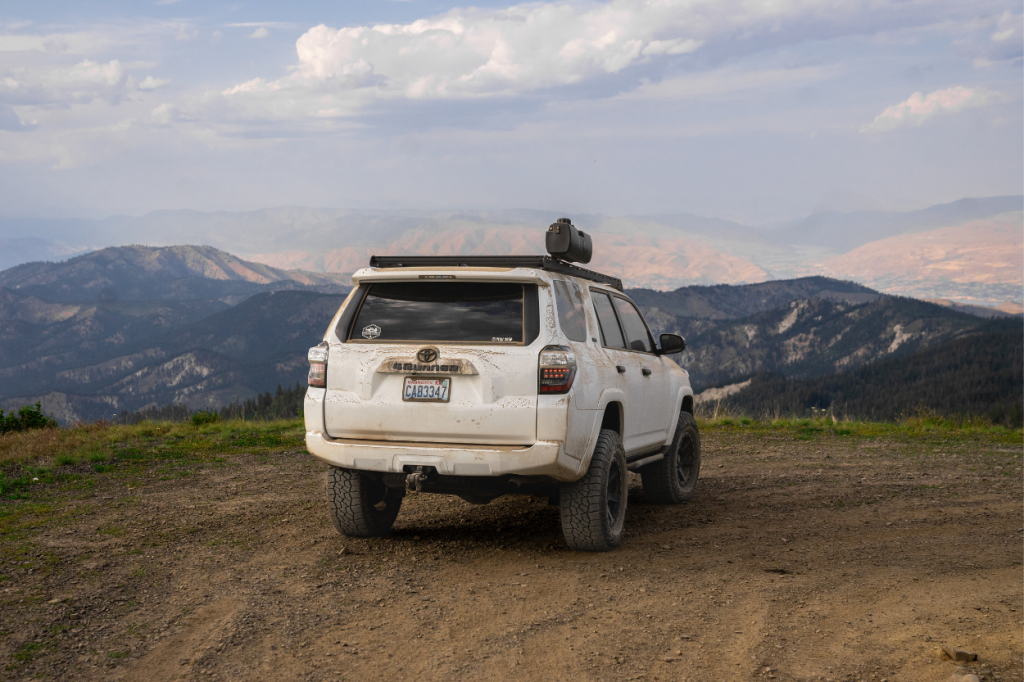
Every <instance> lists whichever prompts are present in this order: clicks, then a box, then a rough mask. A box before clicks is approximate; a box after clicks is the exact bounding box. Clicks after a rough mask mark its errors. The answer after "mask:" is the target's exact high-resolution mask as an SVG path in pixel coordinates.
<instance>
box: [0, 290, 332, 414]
mask: <svg viewBox="0 0 1024 682" xmlns="http://www.w3.org/2000/svg"><path fill="white" fill-rule="evenodd" d="M344 298H345V297H344V295H330V294H318V293H314V292H306V291H278V292H269V293H261V294H257V295H255V296H252V297H250V298H248V299H246V300H245V301H244V302H242V303H240V304H238V305H236V306H234V307H230V308H226V309H223V310H220V311H218V312H216V313H214V314H211V315H208V316H206V317H204V318H202V319H199V320H197V321H191V320H190V321H186V322H185V323H184V324H182V325H180V326H179V327H178V328H177V329H173V330H168V331H163V332H161V333H159V334H153V333H152V332H151V330H146V332H148V333H141V334H139V336H140V337H141V338H136V339H134V340H133V341H131V342H130V343H123V344H120V345H118V346H111V345H108V346H103V344H102V343H100V344H96V343H88V342H87V343H85V344H82V345H84V346H85V348H84V349H79V348H76V347H75V346H73V345H71V344H69V347H68V352H69V357H67V358H65V357H61V356H57V357H54V356H52V355H46V356H43V357H38V358H35V359H34V360H32V361H29V362H23V363H21V364H18V365H15V366H7V367H4V368H3V369H2V370H0V379H3V382H2V383H3V396H2V397H0V408H7V409H9V408H10V407H11V406H15V405H21V404H27V403H31V402H35V401H36V400H41V401H42V402H43V406H44V408H45V409H46V410H49V411H50V412H52V413H54V414H55V415H56V416H57V417H58V419H59V420H61V421H62V422H64V423H68V422H72V421H81V420H86V421H88V420H95V419H98V418H101V417H106V416H108V415H109V414H111V413H112V412H120V411H121V410H124V409H126V410H129V411H132V410H138V409H141V408H143V407H145V406H147V405H166V404H168V403H184V404H188V405H189V406H190V407H192V408H193V409H196V408H214V407H219V406H221V405H226V404H227V403H230V402H234V401H235V400H236V399H241V400H245V399H248V398H252V397H254V396H256V395H257V394H258V393H261V392H263V391H266V390H271V389H273V388H274V387H275V386H276V385H277V384H284V385H291V384H294V383H295V382H296V381H304V379H305V377H306V372H307V371H308V365H307V364H306V351H307V350H308V349H309V347H310V346H314V345H316V344H317V343H319V342H320V340H321V339H322V338H323V334H324V331H325V330H326V328H327V325H328V324H329V323H330V320H331V318H332V317H333V316H334V313H335V312H336V311H337V309H338V307H339V306H340V305H341V302H342V301H343V300H344ZM121 305H124V303H122V304H121ZM175 305H181V304H180V303H178V304H175ZM94 310H95V309H94ZM107 313H108V311H103V310H98V311H97V313H96V314H98V315H104V314H107ZM72 319H73V318H72ZM147 321H148V320H147ZM97 345H99V346H100V348H99V351H100V352H98V353H96V354H95V355H94V356H93V359H92V360H91V361H89V362H85V361H84V360H85V359H86V358H87V357H88V350H90V349H92V348H94V347H95V346H97ZM60 367H66V369H60ZM55 370H57V371H55Z"/></svg>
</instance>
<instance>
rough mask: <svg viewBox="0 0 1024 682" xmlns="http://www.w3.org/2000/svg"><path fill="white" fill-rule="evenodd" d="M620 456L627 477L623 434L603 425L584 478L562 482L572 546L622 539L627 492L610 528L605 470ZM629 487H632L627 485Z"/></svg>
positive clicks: (598, 546) (598, 548) (602, 545)
mask: <svg viewBox="0 0 1024 682" xmlns="http://www.w3.org/2000/svg"><path fill="white" fill-rule="evenodd" d="M613 458H615V459H618V460H619V465H620V475H621V476H622V478H623V479H624V480H626V481H627V484H626V485H627V486H628V477H627V473H626V467H625V463H626V458H625V454H624V452H623V450H622V442H621V441H620V439H619V434H617V433H616V432H615V431H611V430H609V429H603V430H602V431H601V433H600V435H598V437H597V446H596V447H595V448H594V456H593V458H592V459H591V462H590V468H589V469H588V470H587V473H586V474H584V475H583V477H582V478H581V479H579V480H578V481H575V482H574V483H567V484H564V485H563V486H562V490H561V495H560V508H561V518H562V534H563V535H564V536H565V540H566V542H567V543H568V545H569V547H570V548H572V549H575V550H580V551H588V552H604V551H608V550H610V549H614V548H615V547H617V546H618V544H619V543H620V542H621V540H622V526H623V523H622V519H623V517H624V516H625V504H626V497H627V495H623V496H622V499H621V503H620V504H622V505H623V508H622V510H621V512H620V514H619V522H618V523H617V524H616V526H617V527H616V528H610V527H609V525H608V522H607V511H606V509H605V497H604V496H605V483H606V481H605V474H604V472H605V471H606V470H607V469H608V467H609V463H610V460H612V459H613ZM627 490H628V488H627Z"/></svg>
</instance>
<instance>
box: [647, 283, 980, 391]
mask: <svg viewBox="0 0 1024 682" xmlns="http://www.w3.org/2000/svg"><path fill="white" fill-rule="evenodd" d="M796 282H800V283H801V284H800V285H799V286H794V283H793V282H792V281H790V282H779V283H775V282H772V283H769V284H777V285H779V287H778V290H777V291H774V292H773V291H771V290H770V289H767V290H762V295H765V296H766V297H767V298H769V299H770V300H771V301H772V303H774V302H777V301H779V300H780V299H782V298H785V296H782V293H784V292H786V293H789V292H793V293H796V292H800V291H807V290H808V289H811V290H813V287H810V284H811V283H810V282H808V281H806V280H796ZM791 286H792V289H791V288H790V287H791ZM734 288H735V289H746V287H734ZM701 289H704V288H701ZM714 289H717V287H716V288H714ZM824 291H825V292H827V293H828V297H824V296H822V297H819V298H808V299H799V300H792V301H790V302H789V303H785V304H781V305H780V306H779V307H777V308H775V309H771V310H767V311H765V312H758V313H755V314H753V315H749V316H747V317H743V318H739V319H735V318H733V319H729V318H724V317H718V318H717V319H698V318H688V317H682V316H679V317H677V316H674V315H671V314H668V313H666V312H664V310H663V309H662V308H661V307H660V306H657V305H650V304H651V303H657V302H658V298H657V296H654V297H648V298H647V300H646V301H645V302H647V303H648V305H646V306H645V305H641V308H642V309H643V311H644V315H645V316H646V317H647V320H648V321H649V322H650V323H651V326H652V327H653V328H654V332H655V334H660V333H662V332H672V333H678V334H682V335H683V337H684V338H686V342H687V349H686V351H684V352H683V353H682V354H681V355H679V356H674V357H677V358H679V360H678V362H679V364H680V365H681V366H683V367H685V368H686V369H687V370H688V371H689V372H690V381H691V383H692V384H693V387H694V390H696V391H700V390H703V389H704V388H705V387H708V386H715V385H717V384H719V383H721V382H723V381H726V380H729V379H731V378H733V377H741V376H749V375H751V374H754V373H757V372H763V371H777V372H784V373H785V374H786V375H789V376H799V377H809V376H820V375H825V374H832V373H835V372H839V371H843V370H849V369H853V368H855V367H859V366H861V365H864V364H866V363H870V362H875V361H877V360H880V359H882V358H886V357H890V356H900V355H905V354H909V353H913V352H915V351H917V350H920V349H922V348H927V347H929V346H932V345H935V344H937V343H941V342H943V341H945V340H947V339H950V338H953V337H954V336H956V335H957V334H959V333H961V332H963V331H965V330H968V329H974V328H976V327H978V326H980V325H981V324H983V320H982V319H980V318H978V317H976V316H973V315H967V314H964V313H959V312H956V311H954V310H951V309H949V308H945V307H943V306H938V305H934V304H931V303H925V302H923V301H917V300H915V299H910V298H901V297H897V296H881V297H878V296H872V295H870V294H867V293H864V292H861V291H852V292H849V291H848V292H841V291H840V292H830V290H824ZM698 293H699V294H700V296H698V297H697V299H698V300H699V301H700V302H701V303H703V302H705V301H706V300H707V299H706V298H704V296H705V295H706V293H707V292H706V291H700V292H698ZM716 293H717V294H718V299H717V300H718V303H717V305H719V306H720V308H718V309H716V310H717V311H718V312H719V314H720V311H721V309H726V310H728V307H727V306H726V305H724V303H723V302H725V301H729V300H730V299H733V300H735V299H734V297H735V294H736V293H737V292H730V291H728V290H725V291H718V292H716ZM820 293H822V292H821V291H819V294H820ZM687 294H688V292H686V291H684V292H679V291H676V292H673V294H662V296H664V297H665V298H666V299H668V300H669V301H673V300H674V301H679V300H685V299H687V298H688V295H687ZM844 296H849V297H851V298H852V299H853V302H850V301H844V300H842V299H843V297H844ZM860 297H866V298H869V302H866V303H859V302H857V301H858V299H859V298H860ZM870 299H874V300H870ZM751 300H752V302H751V303H750V305H751V306H755V305H756V304H755V303H754V302H753V301H756V300H758V299H757V297H754V296H752V297H751ZM765 305H770V303H767V304H765ZM666 307H668V306H666ZM683 310H684V312H688V311H689V312H692V309H686V308H684V309H683ZM733 310H736V309H735V308H734V309H733Z"/></svg>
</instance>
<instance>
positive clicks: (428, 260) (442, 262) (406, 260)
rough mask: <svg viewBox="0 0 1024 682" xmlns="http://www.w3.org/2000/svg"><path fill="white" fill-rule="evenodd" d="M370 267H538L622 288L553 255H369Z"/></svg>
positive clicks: (617, 281) (614, 279)
mask: <svg viewBox="0 0 1024 682" xmlns="http://www.w3.org/2000/svg"><path fill="white" fill-rule="evenodd" d="M370 267H371V268H423V267H467V268H536V269H538V270H547V271H548V272H557V273H559V274H562V275H570V276H572V277H579V278H581V279H589V280H590V281H592V282H600V283H601V284H607V285H609V286H612V287H615V288H616V289H618V290H619V291H622V280H621V279H619V278H618V277H609V276H608V275H602V274H601V273H600V272H594V271H593V270H587V269H586V268H581V267H578V266H576V265H571V264H569V263H566V262H564V261H560V260H558V259H557V258H551V257H550V256H370Z"/></svg>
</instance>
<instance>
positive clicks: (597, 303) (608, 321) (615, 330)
mask: <svg viewBox="0 0 1024 682" xmlns="http://www.w3.org/2000/svg"><path fill="white" fill-rule="evenodd" d="M590 295H591V297H593V299H594V310H595V311H597V321H598V323H600V325H601V339H602V341H601V342H602V345H604V346H606V347H608V348H625V347H626V343H625V341H623V340H622V331H621V330H619V322H618V320H616V319H615V311H614V310H612V302H611V301H609V300H608V295H607V294H602V293H599V292H597V291H591V292H590Z"/></svg>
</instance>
